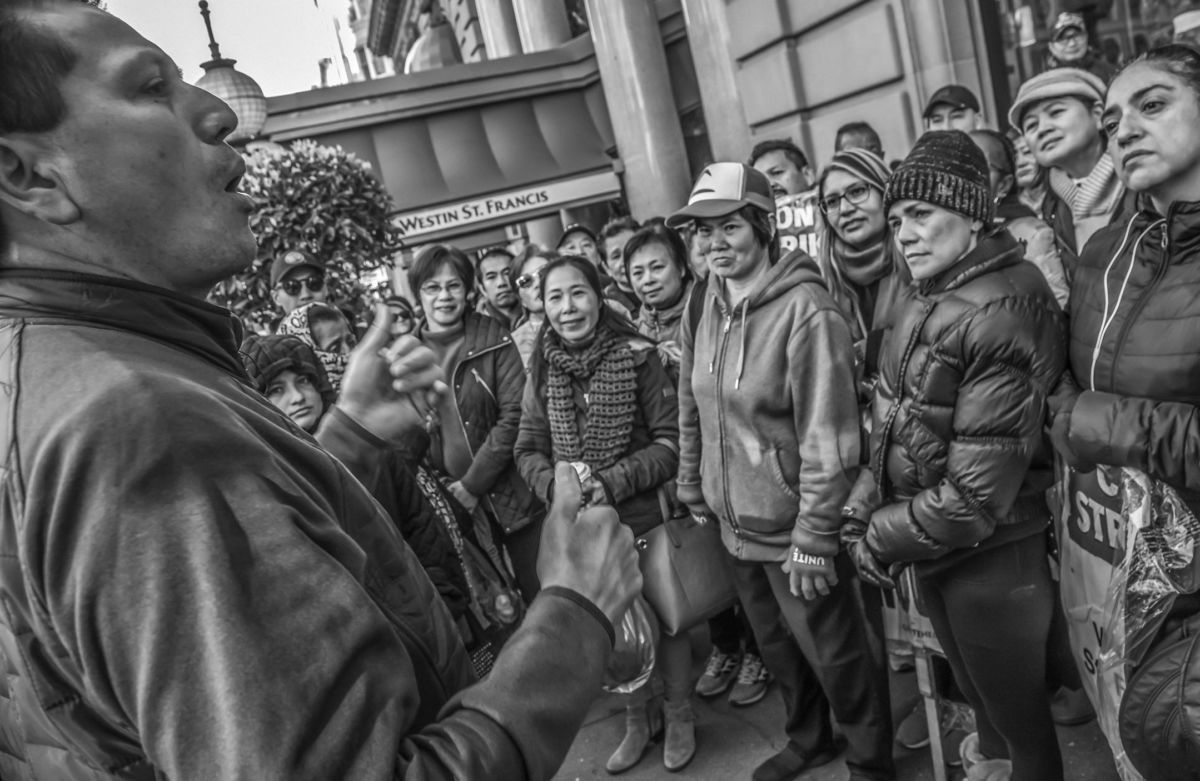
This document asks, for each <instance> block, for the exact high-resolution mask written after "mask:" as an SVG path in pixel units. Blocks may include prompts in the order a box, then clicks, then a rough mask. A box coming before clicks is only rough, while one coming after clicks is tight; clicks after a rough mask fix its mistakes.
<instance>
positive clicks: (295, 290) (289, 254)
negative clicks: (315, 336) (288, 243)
mask: <svg viewBox="0 0 1200 781" xmlns="http://www.w3.org/2000/svg"><path fill="white" fill-rule="evenodd" d="M328 296H329V290H328V288H327V287H326V285H325V266H324V265H323V264H322V263H321V261H319V260H317V259H316V257H315V256H313V255H311V254H309V253H308V252H305V251H304V250H298V249H290V250H287V251H285V252H283V253H281V254H279V255H277V256H276V257H275V260H274V262H272V263H271V300H272V301H274V302H275V305H276V306H278V307H279V308H280V309H282V310H283V316H284V317H287V316H288V315H290V314H291V313H292V310H294V309H297V308H299V307H301V306H304V305H305V304H311V303H312V302H314V301H320V302H324V301H325V300H326V299H327V298H328Z"/></svg>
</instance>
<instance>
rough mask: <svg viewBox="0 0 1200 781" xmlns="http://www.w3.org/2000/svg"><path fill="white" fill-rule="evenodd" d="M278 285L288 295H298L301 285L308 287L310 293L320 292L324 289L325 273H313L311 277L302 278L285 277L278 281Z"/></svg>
mask: <svg viewBox="0 0 1200 781" xmlns="http://www.w3.org/2000/svg"><path fill="white" fill-rule="evenodd" d="M279 287H280V288H282V290H283V292H285V293H287V294H288V295H289V296H298V295H300V288H301V287H306V288H308V292H310V293H320V292H321V291H322V290H324V289H325V275H324V274H314V275H313V276H311V277H304V278H303V279H285V280H283V281H282V282H280V283H279Z"/></svg>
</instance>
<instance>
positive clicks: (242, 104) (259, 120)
mask: <svg viewBox="0 0 1200 781" xmlns="http://www.w3.org/2000/svg"><path fill="white" fill-rule="evenodd" d="M233 63H234V60H226V59H221V60H210V61H209V62H206V63H204V64H203V65H202V66H201V67H203V68H204V71H205V73H204V75H203V76H201V77H200V80H199V81H197V82H196V86H197V87H199V88H201V89H203V90H207V91H209V92H211V93H212V94H214V95H216V96H217V97H218V98H220V99H221V100H223V101H225V102H226V103H228V104H229V107H230V108H231V109H233V113H234V114H236V115H237V118H238V124H237V129H236V130H234V131H233V132H232V133H230V134H229V137H228V138H227V139H225V140H226V141H228V142H229V143H231V144H244V143H245V142H247V141H250V140H252V139H254V138H256V137H257V136H258V134H259V133H261V132H262V129H263V125H265V124H266V123H267V98H266V96H265V95H263V91H262V87H260V86H258V82H256V81H255V80H254V79H252V78H250V77H249V76H247V75H246V74H244V73H242V72H241V71H239V70H238V69H237V68H235V67H233Z"/></svg>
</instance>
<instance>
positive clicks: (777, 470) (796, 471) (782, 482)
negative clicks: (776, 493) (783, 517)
mask: <svg viewBox="0 0 1200 781" xmlns="http://www.w3.org/2000/svg"><path fill="white" fill-rule="evenodd" d="M783 458H784V453H783V449H782V448H772V449H771V451H770V452H768V453H766V454H765V459H764V460H766V462H767V463H768V464H770V466H771V473H772V474H773V475H774V476H775V482H776V483H778V484H779V487H780V488H782V489H783V490H784V493H786V494H787V495H788V496H790V497H791V498H792V499H795V500H796V501H797V502H799V501H800V491H799V486H800V458H799V457H798V456H797V457H796V459H795V461H796V464H795V466H794V467H785V466H784V462H783ZM789 460H791V459H789ZM788 475H794V477H793V479H792V480H789V479H788ZM793 481H794V483H795V485H796V487H795V488H793V487H792V485H793Z"/></svg>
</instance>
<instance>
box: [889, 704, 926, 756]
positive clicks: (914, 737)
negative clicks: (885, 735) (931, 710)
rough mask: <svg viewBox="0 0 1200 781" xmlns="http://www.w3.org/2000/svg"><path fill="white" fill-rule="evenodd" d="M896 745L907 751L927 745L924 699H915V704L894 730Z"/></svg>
mask: <svg viewBox="0 0 1200 781" xmlns="http://www.w3.org/2000/svg"><path fill="white" fill-rule="evenodd" d="M896 744H897V745H899V746H903V747H904V748H906V749H909V750H915V749H918V748H925V747H926V746H928V745H929V722H927V721H926V720H925V700H924V699H921V698H918V699H917V704H916V705H914V706H913V709H912V710H911V711H909V714H908V715H907V716H905V717H904V720H903V721H901V722H900V726H899V727H897V728H896Z"/></svg>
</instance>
